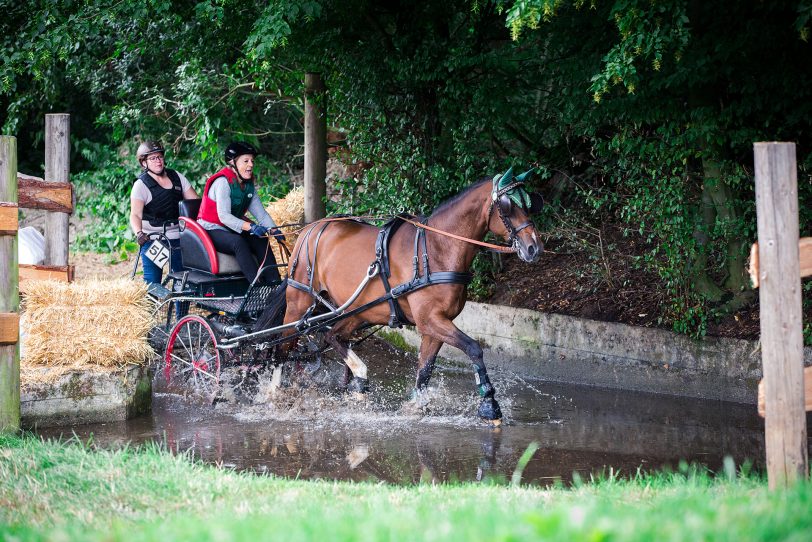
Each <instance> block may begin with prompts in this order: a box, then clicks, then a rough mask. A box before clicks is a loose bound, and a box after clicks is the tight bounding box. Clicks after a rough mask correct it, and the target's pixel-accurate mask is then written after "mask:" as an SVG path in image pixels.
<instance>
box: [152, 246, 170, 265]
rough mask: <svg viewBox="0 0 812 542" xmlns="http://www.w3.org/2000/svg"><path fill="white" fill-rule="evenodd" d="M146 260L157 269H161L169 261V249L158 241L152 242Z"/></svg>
mask: <svg viewBox="0 0 812 542" xmlns="http://www.w3.org/2000/svg"><path fill="white" fill-rule="evenodd" d="M146 255H147V258H149V259H150V260H152V263H154V264H155V265H157V266H158V267H163V266H165V265H166V262H168V261H169V249H168V248H167V247H166V246H165V245H164V244H163V243H161V242H160V241H153V242H152V244H151V245H149V248H148V249H147V252H146Z"/></svg>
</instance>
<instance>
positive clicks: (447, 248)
mask: <svg viewBox="0 0 812 542" xmlns="http://www.w3.org/2000/svg"><path fill="white" fill-rule="evenodd" d="M531 171H532V170H531ZM529 173H530V172H526V173H524V174H522V175H518V176H514V175H513V172H512V169H509V170H508V171H507V172H506V173H505V174H503V175H497V176H495V177H493V178H490V177H487V178H484V179H482V180H480V181H479V182H477V183H475V184H473V185H472V186H470V187H469V188H467V189H466V190H465V191H463V192H461V193H460V194H458V195H456V196H454V197H452V198H451V199H449V200H447V201H446V202H444V203H442V204H441V205H440V206H439V207H437V208H436V209H435V211H434V212H433V213H432V214H431V216H429V217H428V218H427V219H424V220H423V221H422V222H418V221H417V219H415V220H409V221H406V222H404V223H403V224H402V225H401V226H400V227H399V228H397V229H396V230H394V231H393V233H391V236H390V238H389V240H388V241H389V242H388V246H387V245H386V239H383V242H381V238H382V237H386V236H385V235H383V234H382V232H383V231H384V230H379V228H377V227H375V226H373V225H371V224H367V223H362V222H359V221H355V220H348V219H343V220H340V219H336V218H328V219H324V220H322V221H317V222H314V223H312V224H309V225H308V226H307V227H306V228H305V229H304V230H303V231H302V233H301V234H300V236H299V238H298V240H297V242H296V245H295V246H294V248H293V251H292V256H291V259H290V270H289V277H288V281H287V289H286V301H287V308H286V312H285V317H284V323H285V324H291V323H293V322H297V321H305V320H303V318H304V319H306V318H307V317H308V315H309V314H311V313H312V312H313V310H314V308H315V307H316V304H317V301H316V300H318V302H322V303H326V304H328V306H331V308H333V309H334V310H335V309H338V310H339V311H340V313H341V314H342V316H340V317H338V318H335V319H334V325H333V326H332V328H331V329H330V330H329V331H328V332H327V334H326V336H325V340H326V341H327V343H328V344H330V345H331V346H333V348H335V350H336V351H337V352H338V354H339V355H340V356H341V357H342V358H343V360H344V362H345V363H346V365H347V367H348V368H349V370H350V371H351V372H352V380H351V381H350V382H349V385H348V390H349V391H357V392H362V393H363V392H365V391H367V389H368V381H367V368H366V365H365V364H364V362H363V361H362V360H361V359H360V358H359V357H358V355H357V354H355V353H354V352H353V351H352V349H351V347H350V346H349V343H348V339H349V337H350V336H351V335H352V333H353V332H354V331H356V330H358V329H359V328H361V327H362V326H365V325H376V324H387V323H388V324H389V325H390V326H393V327H399V325H398V324H401V323H405V324H407V325H415V326H417V330H418V332H419V333H420V334H421V336H422V340H421V344H420V352H419V358H418V366H417V377H416V379H415V385H414V390H413V392H412V397H413V398H415V397H416V396H417V395H418V394H419V393H421V392H422V391H424V390H425V388H426V387H427V386H428V383H429V380H430V379H431V375H432V372H433V370H434V362H435V358H436V356H437V352H438V351H439V350H440V347H441V346H442V345H443V343H446V344H450V345H451V346H454V347H456V348H458V349H460V350H462V351H463V352H464V353H465V354H466V355H467V356H468V357H469V358H470V360H471V363H472V365H473V371H474V377H475V380H476V387H477V390H478V392H479V395H480V396H481V397H482V400H481V403H480V405H479V408H478V411H477V414H478V415H479V417H480V418H482V419H485V420H491V421H494V423H499V420H501V417H502V413H501V410H500V408H499V403H498V402H497V401H496V399H495V397H494V395H495V390H494V387H493V385H492V384H491V382H490V379H489V378H488V373H487V370H486V369H485V363H484V362H483V355H482V348H481V347H480V346H479V344H478V343H477V341H475V340H473V339H472V338H471V337H469V336H468V335H466V334H465V333H463V332H462V331H460V330H459V329H458V328H457V327H456V326H455V325H454V323H453V322H452V320H454V318H456V317H457V315H459V314H460V312H461V311H462V309H463V307H464V306H465V301H466V287H467V284H468V282H470V279H471V277H472V275H471V274H470V269H471V265H472V262H473V260H474V256H476V254H477V252H478V250H479V249H478V247H477V245H476V244H473V243H476V242H481V241H482V240H483V239H484V237H485V235H486V234H487V233H488V232H492V233H494V234H495V235H497V236H499V237H501V238H504V239H505V240H506V242H507V244H508V246H509V247H511V248H510V251H511V252H513V251H515V252H516V253H517V254H518V255H519V258H521V259H522V260H524V261H525V262H534V261H536V260H537V259H538V258H539V256H540V254H541V252H542V251H543V244H542V242H541V241H540V240H539V236H538V234H537V232H536V229H535V226H534V224H533V222H532V221H531V220H530V217H529V215H530V214H532V212H537V207H540V203H539V202H538V200H540V196H538V195H536V194H529V193H528V192H527V191H526V190H525V187H524V178H525V176H527V175H528V174H529ZM424 225H425V227H422V226H424ZM390 231H391V230H390ZM438 231H441V232H443V233H438ZM376 240H377V241H376ZM387 250H388V256H389V257H388V258H385V257H382V253H384V254H385V253H386V252H387ZM376 275H378V276H379V277H380V279H376V278H374V277H375V276H376ZM390 285H399V286H394V287H391V288H390ZM354 296H355V298H354V300H353V297H354ZM348 301H352V302H351V303H350V304H349V305H347V306H346V307H343V306H342V305H346V304H347V302H348ZM359 311H360V312H359ZM295 332H296V330H295V329H289V330H287V331H286V332H285V334H286V335H291V334H293V333H295ZM294 343H295V341H286V342H284V343H282V345H281V349H280V351H281V354H282V359H284V356H285V353H286V352H287V350H289V349H290V348H292V346H293V344H294Z"/></svg>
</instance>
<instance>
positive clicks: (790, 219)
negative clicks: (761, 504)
mask: <svg viewBox="0 0 812 542" xmlns="http://www.w3.org/2000/svg"><path fill="white" fill-rule="evenodd" d="M753 151H754V158H755V173H756V175H755V176H756V213H757V220H758V246H757V247H756V248H755V250H754V252H755V253H756V255H757V257H756V258H754V262H753V263H754V265H755V269H752V268H751V273H752V274H755V276H756V280H755V281H754V283H755V284H756V285H758V286H759V303H760V309H759V310H760V322H761V360H762V365H763V371H764V380H763V395H764V430H765V443H766V450H767V478H768V480H769V486H770V488H771V489H775V488H777V487H784V486H786V485H788V484H790V483H792V482H795V481H797V480H799V479H805V478H806V477H807V476H808V457H807V446H808V443H807V440H806V412H805V409H804V365H803V330H802V328H803V322H802V315H801V263H800V260H801V258H800V250H799V246H800V245H799V241H798V231H799V230H798V172H797V166H796V163H795V144H794V143H775V142H772V143H755V144H754V145H753Z"/></svg>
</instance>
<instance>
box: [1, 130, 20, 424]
mask: <svg viewBox="0 0 812 542" xmlns="http://www.w3.org/2000/svg"><path fill="white" fill-rule="evenodd" d="M0 205H2V207H0V208H2V209H5V210H7V211H9V210H11V211H10V214H9V217H8V218H9V219H10V220H5V221H4V222H5V223H6V225H4V226H3V229H2V231H0V433H10V432H16V431H18V430H19V429H20V348H19V344H18V341H19V337H20V324H19V313H18V311H19V308H20V294H19V291H18V290H17V231H16V230H17V224H16V221H17V139H16V138H14V137H11V136H0Z"/></svg>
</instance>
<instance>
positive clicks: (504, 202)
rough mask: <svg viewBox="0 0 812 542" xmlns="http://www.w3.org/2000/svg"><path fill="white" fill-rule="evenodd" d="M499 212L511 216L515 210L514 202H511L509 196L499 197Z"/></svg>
mask: <svg viewBox="0 0 812 542" xmlns="http://www.w3.org/2000/svg"><path fill="white" fill-rule="evenodd" d="M498 203H499V210H500V211H502V214H504V215H509V214H510V211H511V209H512V208H513V202H512V201H511V200H510V198H509V197H508V195H507V194H503V195H502V196H500V197H499V202H498Z"/></svg>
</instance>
